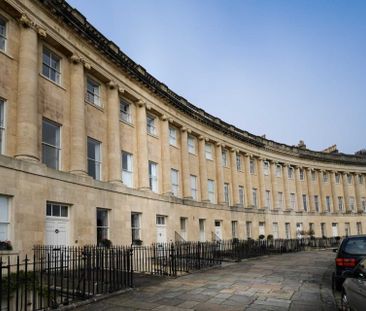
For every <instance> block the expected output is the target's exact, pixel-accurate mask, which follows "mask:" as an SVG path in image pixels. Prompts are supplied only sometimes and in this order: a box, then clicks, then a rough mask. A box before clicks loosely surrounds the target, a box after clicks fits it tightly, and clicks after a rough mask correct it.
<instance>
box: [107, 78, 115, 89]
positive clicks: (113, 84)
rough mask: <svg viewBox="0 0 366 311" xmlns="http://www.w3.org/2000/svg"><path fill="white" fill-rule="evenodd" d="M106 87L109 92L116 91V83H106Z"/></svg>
mask: <svg viewBox="0 0 366 311" xmlns="http://www.w3.org/2000/svg"><path fill="white" fill-rule="evenodd" d="M107 87H108V88H109V89H110V90H117V89H118V84H117V82H116V81H113V80H111V81H108V82H107Z"/></svg>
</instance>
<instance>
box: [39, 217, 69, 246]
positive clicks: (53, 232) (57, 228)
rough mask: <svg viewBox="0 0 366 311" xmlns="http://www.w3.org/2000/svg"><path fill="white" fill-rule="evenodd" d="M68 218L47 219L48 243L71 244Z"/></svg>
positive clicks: (46, 239) (46, 240)
mask: <svg viewBox="0 0 366 311" xmlns="http://www.w3.org/2000/svg"><path fill="white" fill-rule="evenodd" d="M68 227H69V222H68V220H58V219H51V218H47V219H46V237H45V242H46V245H69V232H68V231H69V230H68Z"/></svg>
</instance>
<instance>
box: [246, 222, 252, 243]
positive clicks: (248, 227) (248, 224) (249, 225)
mask: <svg viewBox="0 0 366 311" xmlns="http://www.w3.org/2000/svg"><path fill="white" fill-rule="evenodd" d="M245 231H246V234H247V239H251V238H252V236H253V225H252V222H251V221H246V222H245Z"/></svg>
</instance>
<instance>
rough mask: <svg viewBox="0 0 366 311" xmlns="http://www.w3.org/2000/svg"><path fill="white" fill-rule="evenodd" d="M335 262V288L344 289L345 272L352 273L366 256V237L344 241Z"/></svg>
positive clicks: (356, 236) (348, 238)
mask: <svg viewBox="0 0 366 311" xmlns="http://www.w3.org/2000/svg"><path fill="white" fill-rule="evenodd" d="M335 251H336V252H337V257H336V260H335V265H336V267H335V272H334V273H333V277H332V282H333V288H335V289H337V290H341V289H342V284H343V282H344V279H345V278H344V276H343V275H342V273H343V272H344V271H351V270H353V268H354V267H355V266H356V265H357V264H358V262H359V261H360V260H361V259H362V258H364V257H365V256H366V235H355V236H350V237H346V238H344V239H343V240H342V242H341V245H340V246H339V248H338V250H335Z"/></svg>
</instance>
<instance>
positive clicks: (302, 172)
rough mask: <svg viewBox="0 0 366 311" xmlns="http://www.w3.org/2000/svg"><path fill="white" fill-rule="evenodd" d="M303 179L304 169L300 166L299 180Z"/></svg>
mask: <svg viewBox="0 0 366 311" xmlns="http://www.w3.org/2000/svg"><path fill="white" fill-rule="evenodd" d="M304 179H305V174H304V169H303V168H300V169H299V180H301V181H304Z"/></svg>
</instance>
